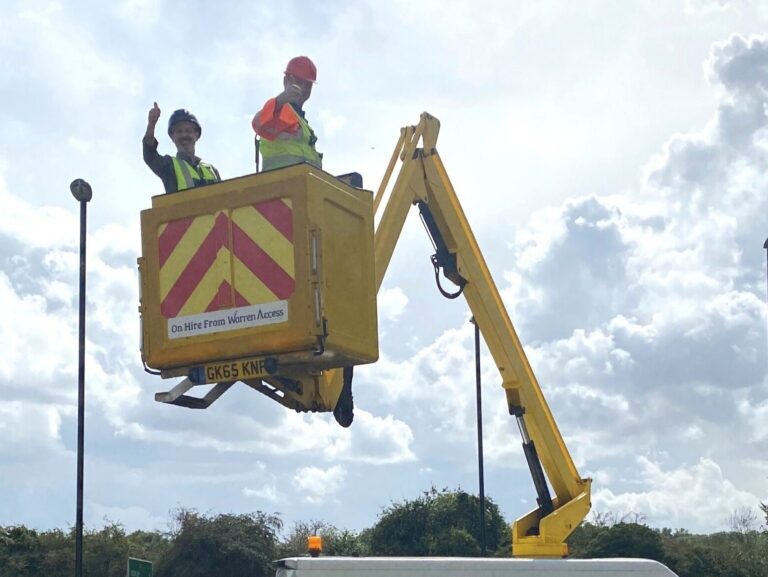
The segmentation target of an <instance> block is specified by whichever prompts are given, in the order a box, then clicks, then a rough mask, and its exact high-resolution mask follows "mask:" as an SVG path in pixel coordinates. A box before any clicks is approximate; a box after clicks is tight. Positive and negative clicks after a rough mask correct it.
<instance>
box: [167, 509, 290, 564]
mask: <svg viewBox="0 0 768 577" xmlns="http://www.w3.org/2000/svg"><path fill="white" fill-rule="evenodd" d="M281 527H282V522H281V521H280V519H279V518H278V517H277V516H274V515H267V514H266V513H262V512H261V511H258V512H256V513H250V514H245V515H231V514H229V515H217V516H215V517H211V516H206V515H202V514H199V513H197V512H195V511H188V510H183V509H182V510H180V511H178V512H177V514H176V527H175V529H174V530H173V531H172V535H171V538H172V543H171V545H170V547H169V549H168V551H167V552H166V553H165V555H164V556H163V557H162V559H161V560H160V562H159V563H158V565H157V567H156V574H157V576H158V577H211V576H218V575H222V576H224V575H249V576H252V577H262V576H266V575H270V574H271V571H270V566H271V563H272V561H273V560H274V559H276V558H277V556H278V555H277V532H278V531H279V530H280V529H281Z"/></svg>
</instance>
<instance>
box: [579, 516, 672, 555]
mask: <svg viewBox="0 0 768 577" xmlns="http://www.w3.org/2000/svg"><path fill="white" fill-rule="evenodd" d="M578 556H579V557H641V558H643V559H654V560H656V561H660V562H662V563H663V562H664V559H665V555H664V548H663V546H662V542H661V536H660V535H659V533H658V532H657V531H654V530H653V529H651V528H650V527H647V526H645V525H641V524H639V523H617V524H616V525H613V526H612V527H603V528H600V529H599V530H598V531H596V532H595V533H594V535H593V536H592V538H591V539H590V540H589V541H588V542H587V543H586V544H585V545H584V547H583V549H582V550H581V551H579V555H578Z"/></svg>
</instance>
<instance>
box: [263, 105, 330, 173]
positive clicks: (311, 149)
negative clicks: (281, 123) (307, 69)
mask: <svg viewBox="0 0 768 577" xmlns="http://www.w3.org/2000/svg"><path fill="white" fill-rule="evenodd" d="M283 106H291V105H290V104H284V105H283ZM291 108H293V107H291ZM294 112H295V111H294ZM295 114H296V118H297V120H298V123H299V130H297V131H296V133H295V134H292V133H290V132H287V131H286V132H281V133H279V134H278V135H277V136H276V138H275V139H274V140H267V139H266V138H262V140H261V144H260V145H259V150H260V151H261V158H262V161H263V170H272V169H273V168H282V167H284V166H290V165H292V164H301V163H302V162H308V163H309V164H311V165H312V166H314V167H316V168H322V167H323V160H322V156H321V155H320V153H318V152H317V150H315V141H316V140H317V138H316V137H315V133H314V131H313V130H312V129H311V128H310V126H309V123H308V122H307V121H306V120H305V119H304V118H303V117H302V116H301V115H300V114H298V113H296V112H295Z"/></svg>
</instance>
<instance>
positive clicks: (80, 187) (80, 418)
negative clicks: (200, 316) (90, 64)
mask: <svg viewBox="0 0 768 577" xmlns="http://www.w3.org/2000/svg"><path fill="white" fill-rule="evenodd" d="M69 190H70V191H71V192H72V196H74V197H75V199H76V200H77V201H78V202H79V203H80V319H79V346H78V375H77V520H76V522H75V577H82V575H83V447H84V441H85V230H86V226H85V224H86V212H87V211H86V205H87V204H88V201H89V200H91V197H92V196H93V191H92V190H91V185H90V184H88V183H87V182H85V181H84V180H83V179H82V178H78V179H76V180H73V181H72V184H70V185H69Z"/></svg>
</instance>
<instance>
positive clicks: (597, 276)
mask: <svg viewBox="0 0 768 577" xmlns="http://www.w3.org/2000/svg"><path fill="white" fill-rule="evenodd" d="M766 29H768V2H762V3H761V2H750V1H749V0H732V1H729V0H719V1H714V0H712V1H708V0H688V1H685V0H679V1H669V2H621V3H616V2H609V1H598V0H594V1H588V2H578V3H574V2H567V1H555V0H552V1H544V2H535V3H531V2H526V3H522V2H520V3H511V2H503V1H498V2H483V3H478V2H469V1H467V2H463V1H458V0H457V1H450V0H439V1H437V0H434V1H432V0H423V1H421V2H418V3H414V2H406V1H400V0H393V1H391V2H387V3H383V2H374V1H372V0H369V1H357V2H349V3H346V2H340V1H331V2H324V3H309V2H299V1H298V0H295V1H293V2H291V1H287V2H283V3H280V7H279V8H278V4H276V3H274V2H270V3H267V2H254V1H245V0H238V1H235V0H233V1H227V2H219V3H217V4H215V5H214V4H211V3H207V2H200V1H193V2H184V3H182V2H178V1H173V0H117V1H115V2H111V3H103V2H96V1H95V0H87V1H78V2H74V1H71V2H67V1H63V0H62V1H58V2H57V1H50V0H41V1H37V0H26V1H23V0H8V1H6V2H3V3H2V4H1V5H0V62H2V65H1V66H0V90H1V91H2V102H3V106H2V107H1V108H0V126H1V127H2V129H0V350H2V355H0V395H2V401H3V402H2V404H0V495H2V498H1V499H0V524H2V525H7V524H17V523H23V524H26V525H28V526H32V527H37V528H51V527H67V526H69V525H71V524H73V523H74V517H75V477H76V475H75V474H76V459H75V449H76V430H77V429H76V406H77V404H76V402H77V398H76V391H77V274H78V245H77V242H78V206H77V203H76V202H75V201H74V199H73V198H72V197H71V196H70V193H69V189H68V185H69V182H70V181H71V180H72V179H74V178H77V177H82V178H85V179H86V180H88V181H89V182H90V183H91V184H92V186H93V189H94V198H93V201H92V202H91V203H90V205H89V236H88V251H89V260H88V329H87V330H88V342H87V363H88V364H87V369H86V370H87V391H88V392H87V440H86V498H85V519H86V523H87V524H88V526H89V527H92V528H96V527H99V526H100V525H101V524H103V523H104V520H105V519H110V520H113V521H120V522H122V523H124V524H125V526H126V527H127V528H128V529H131V530H133V529H164V528H165V527H166V523H167V520H168V512H169V510H171V509H173V508H175V507H178V506H183V507H190V508H195V509H198V510H200V511H206V512H214V513H217V512H245V511H253V510H264V511H268V512H279V513H280V514H281V515H282V517H283V519H284V520H285V521H286V522H287V523H288V524H289V525H290V524H291V522H293V521H296V520H308V519H322V520H325V521H328V522H331V523H334V524H336V525H337V526H339V527H346V528H350V529H361V528H364V527H367V526H370V525H371V524H372V523H373V522H374V521H375V519H376V517H377V515H378V513H379V512H380V511H381V508H382V507H383V506H386V505H387V504H389V503H391V502H392V501H399V500H402V499H404V498H411V497H415V496H417V495H418V494H419V493H420V492H421V491H423V490H427V489H429V488H430V487H431V486H433V485H434V486H437V487H449V488H455V487H458V486H460V487H462V488H464V489H466V490H469V491H476V490H477V489H476V488H477V470H476V447H475V442H476V437H475V421H474V419H475V404H474V368H473V341H472V338H473V334H472V326H471V325H470V324H469V323H468V322H467V321H468V312H467V308H466V305H465V304H464V303H463V302H462V301H450V302H449V301H446V300H444V299H442V297H440V295H439V294H438V293H437V290H436V289H435V287H434V280H433V277H432V270H431V266H430V263H429V255H430V254H431V250H430V249H431V247H430V245H429V241H428V240H427V239H426V237H425V235H424V233H423V231H422V229H421V225H420V223H419V222H418V219H417V218H416V216H415V215H412V216H411V218H410V219H409V222H408V223H407V225H406V228H405V230H404V232H403V236H402V239H401V242H400V244H399V245H398V247H397V249H396V251H395V256H394V258H393V261H392V264H391V267H390V270H389V271H388V274H387V277H386V279H385V282H384V286H383V289H382V292H381V293H380V299H379V324H380V342H381V360H380V361H379V362H378V363H377V364H375V365H371V366H368V367H365V368H361V369H359V370H358V371H356V373H355V377H356V381H355V399H356V402H357V408H356V419H355V423H354V425H353V426H352V428H350V429H349V430H343V429H341V428H340V427H338V425H336V423H335V421H334V420H333V418H332V416H330V415H326V414H324V415H298V414H296V413H293V412H291V411H288V410H286V409H284V408H282V407H281V406H280V405H277V404H276V403H274V402H272V401H270V400H269V399H267V398H266V397H264V396H262V395H259V394H257V393H255V392H253V391H252V390H250V389H247V388H246V387H245V386H242V385H240V386H236V387H233V388H232V389H231V390H230V391H229V392H228V393H227V394H226V395H225V396H223V397H222V398H221V399H220V400H219V401H218V402H217V403H216V404H215V405H213V406H212V407H211V408H210V409H208V410H207V411H190V410H186V409H182V408H179V407H174V406H166V405H161V404H158V403H155V402H154V400H153V397H154V393H155V392H157V391H161V390H167V389H168V388H170V386H172V384H173V383H172V382H168V381H161V380H160V379H158V378H156V377H152V376H150V375H147V374H145V373H144V372H143V370H142V367H141V363H140V357H139V351H138V342H139V322H138V317H137V312H136V310H137V302H138V295H137V285H138V282H137V273H136V266H135V263H136V258H137V256H138V255H139V250H140V248H139V236H140V233H139V225H138V223H139V211H140V210H142V209H144V208H147V207H149V206H150V197H151V196H152V195H155V194H159V193H161V192H162V185H161V183H160V181H159V179H157V178H156V177H155V176H154V175H153V174H152V173H151V172H150V171H149V169H147V168H146V166H145V165H144V164H143V162H142V159H141V150H140V139H141V136H142V134H143V131H144V128H145V126H146V124H145V123H146V117H147V111H148V110H149V108H150V107H151V105H152V103H153V101H157V102H158V104H159V105H160V107H161V109H162V111H163V116H162V118H161V126H162V125H163V123H164V122H165V121H166V120H167V118H168V114H169V112H170V111H172V110H173V109H175V108H180V107H187V108H189V109H191V110H192V111H193V112H195V113H196V114H197V116H198V118H199V119H200V121H201V123H202V124H203V137H202V140H201V141H200V142H199V144H198V153H199V154H200V155H201V156H202V157H203V158H204V159H206V160H208V161H210V162H212V163H213V164H215V165H216V166H217V167H218V169H219V170H220V172H221V173H222V175H223V176H224V177H225V178H226V177H234V176H239V175H242V174H246V173H249V172H251V171H252V169H253V150H252V131H251V128H250V118H251V117H252V115H253V114H254V112H255V111H256V110H257V109H258V108H259V107H260V106H261V104H262V102H263V101H264V100H265V99H266V98H268V97H270V96H272V95H274V94H275V93H276V92H277V91H278V90H279V87H280V85H281V73H282V70H283V69H284V66H285V63H286V62H287V61H288V59H289V58H290V57H292V56H295V55H298V54H307V55H309V56H311V57H312V58H313V59H314V60H315V62H316V63H317V66H318V70H319V72H318V75H319V78H318V80H319V83H318V84H317V86H316V88H315V91H314V94H313V96H312V99H311V100H310V101H309V103H308V104H307V106H306V109H307V113H308V118H309V120H310V122H311V123H312V124H313V126H314V127H315V129H316V131H317V132H318V134H319V137H320V140H319V143H318V147H319V149H320V150H322V151H323V152H324V153H325V166H326V168H327V170H328V171H329V172H332V173H337V174H338V173H342V172H348V171H350V170H357V171H359V172H361V173H362V174H363V176H364V178H365V182H366V185H367V186H368V187H369V188H374V189H375V188H376V187H377V185H378V182H379V179H380V178H381V175H382V173H383V172H384V169H385V167H386V164H387V162H388V160H389V157H390V154H391V151H392V148H393V147H394V145H395V142H396V140H397V136H398V134H399V128H400V127H401V126H403V125H406V124H412V123H415V122H417V121H418V117H419V114H420V113H421V112H422V111H424V110H427V111H429V112H430V113H432V114H434V115H435V116H437V117H438V118H440V120H441V121H442V131H441V135H440V140H439V142H438V148H439V150H440V152H441V156H442V157H443V160H444V162H445V164H446V167H447V169H448V172H449V174H450V176H451V179H452V181H453V183H454V185H455V187H456V190H457V192H458V194H459V197H460V199H461V201H462V202H463V204H464V207H465V211H466V212H467V215H468V217H469V219H470V222H471V223H472V225H473V227H474V229H475V232H476V236H477V237H478V241H479V243H480V246H481V247H482V249H483V251H484V254H485V256H486V259H487V261H488V263H489V266H490V268H491V270H492V272H493V275H494V277H495V279H496V282H497V284H498V286H499V289H500V290H501V292H502V295H503V298H504V301H505V303H506V305H507V307H508V310H509V311H510V314H511V316H512V320H513V322H514V323H515V325H516V327H517V329H518V332H519V334H520V337H521V340H522V341H523V343H524V344H525V347H526V350H527V352H528V355H529V358H530V360H531V363H532V365H533V368H534V370H535V372H536V373H537V375H538V378H539V381H540V382H541V384H542V387H543V389H544V392H545V395H546V397H547V399H548V401H549V403H550V405H551V408H552V411H553V413H554V415H555V418H556V420H557V422H558V424H559V426H560V429H561V431H562V433H563V435H564V437H565V439H566V442H567V444H568V446H569V448H570V450H571V452H572V454H573V456H574V459H575V461H576V463H577V466H578V467H579V470H580V472H581V474H582V475H583V476H590V477H592V478H593V479H594V485H593V510H596V511H603V512H605V511H613V512H617V513H623V512H630V511H631V512H635V513H641V514H643V515H645V517H646V518H647V520H648V522H649V523H651V524H652V525H654V526H670V527H685V528H687V529H689V530H692V531H716V530H720V529H725V528H727V527H728V518H729V515H730V514H731V513H732V512H733V511H735V510H743V509H744V508H751V509H756V508H757V505H758V503H759V502H760V500H763V501H765V500H766V499H768V460H766V455H768V379H766V352H767V350H768V345H767V342H766V324H767V320H768V319H767V315H766V305H765V301H766V269H765V267H766V264H765V263H766V254H765V251H764V250H763V242H764V241H765V238H766V236H768V201H767V200H766V199H767V198H768V116H766V110H767V108H766V105H767V104H768V35H761V32H762V31H764V30H766ZM159 132H160V144H161V149H162V150H163V151H165V152H170V151H171V148H172V146H171V143H170V142H169V141H168V139H167V138H166V137H165V136H162V132H163V131H162V130H160V131H159ZM483 367H484V368H483V378H484V397H483V399H484V411H485V443H486V455H485V456H486V492H487V494H489V495H490V496H491V497H493V498H494V499H495V501H496V502H497V503H498V504H499V505H500V506H501V508H502V511H503V513H504V514H505V516H507V518H509V519H510V520H512V519H514V518H516V517H517V516H520V515H522V514H523V513H525V512H526V511H528V510H529V509H530V508H531V507H532V506H533V503H534V490H533V485H532V482H531V480H530V475H529V474H528V471H527V469H526V466H525V461H524V458H523V456H522V452H521V449H520V439H519V433H518V432H517V427H516V425H515V422H514V420H513V419H512V418H511V417H509V416H508V415H507V413H506V406H505V402H504V395H503V392H502V390H501V388H500V386H499V384H500V383H499V378H498V374H497V372H496V369H495V367H494V366H493V364H492V361H491V359H490V357H489V356H488V354H487V352H486V351H484V353H483Z"/></svg>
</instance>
